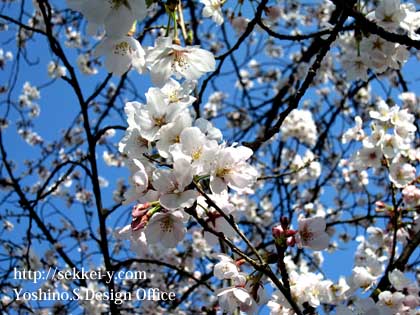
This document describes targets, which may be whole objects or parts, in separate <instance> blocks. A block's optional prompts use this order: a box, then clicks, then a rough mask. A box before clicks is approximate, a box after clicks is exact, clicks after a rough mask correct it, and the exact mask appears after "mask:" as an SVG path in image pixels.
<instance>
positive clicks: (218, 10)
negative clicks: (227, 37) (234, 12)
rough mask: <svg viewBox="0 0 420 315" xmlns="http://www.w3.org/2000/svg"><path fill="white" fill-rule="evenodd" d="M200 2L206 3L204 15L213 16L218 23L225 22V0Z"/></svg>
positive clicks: (201, 0)
mask: <svg viewBox="0 0 420 315" xmlns="http://www.w3.org/2000/svg"><path fill="white" fill-rule="evenodd" d="M200 2H201V3H202V4H204V5H205V7H204V8H203V16H204V17H211V18H212V20H213V22H214V23H216V24H217V25H221V24H223V13H222V5H223V2H224V1H223V0H200Z"/></svg>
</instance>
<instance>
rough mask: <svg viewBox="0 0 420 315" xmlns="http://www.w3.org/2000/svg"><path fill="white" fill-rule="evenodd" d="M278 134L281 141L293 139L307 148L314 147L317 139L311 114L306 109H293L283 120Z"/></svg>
mask: <svg viewBox="0 0 420 315" xmlns="http://www.w3.org/2000/svg"><path fill="white" fill-rule="evenodd" d="M280 132H281V135H282V139H283V140H285V139H287V138H288V137H295V138H297V139H298V140H299V141H300V142H302V143H304V144H307V145H308V146H313V145H315V142H316V139H317V137H318V132H317V129H316V125H315V122H314V119H313V116H312V113H311V112H310V111H309V110H306V109H294V110H293V111H292V112H291V113H290V114H289V115H288V116H287V117H286V119H285V120H284V122H283V124H282V125H281V128H280Z"/></svg>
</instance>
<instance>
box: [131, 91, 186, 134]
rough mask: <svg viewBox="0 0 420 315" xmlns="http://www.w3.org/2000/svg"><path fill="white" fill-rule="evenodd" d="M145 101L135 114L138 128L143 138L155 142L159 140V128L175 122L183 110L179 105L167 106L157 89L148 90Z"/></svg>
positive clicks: (163, 95) (166, 99)
mask: <svg viewBox="0 0 420 315" xmlns="http://www.w3.org/2000/svg"><path fill="white" fill-rule="evenodd" d="M146 100H147V103H146V105H143V106H140V107H139V110H138V113H137V117H136V118H137V121H138V128H139V130H140V134H141V135H142V137H143V138H145V139H147V140H148V141H155V140H158V139H159V138H160V130H161V128H162V127H163V126H165V125H167V124H169V123H171V122H173V121H175V120H176V118H177V117H178V115H179V114H181V113H182V112H183V111H184V110H185V108H184V107H183V106H182V105H180V104H169V100H168V98H167V97H165V94H163V93H162V91H161V90H160V89H158V88H150V89H149V90H148V92H147V93H146Z"/></svg>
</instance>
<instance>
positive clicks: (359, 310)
mask: <svg viewBox="0 0 420 315" xmlns="http://www.w3.org/2000/svg"><path fill="white" fill-rule="evenodd" d="M335 314H336V315H355V314H360V315H373V314H375V315H393V312H392V310H391V309H390V308H388V307H384V306H380V305H377V304H375V302H374V301H373V300H372V299H371V298H367V299H363V300H362V299H361V300H358V301H356V302H354V303H353V305H352V306H350V307H347V306H344V305H341V304H340V305H338V306H337V310H336V313H335Z"/></svg>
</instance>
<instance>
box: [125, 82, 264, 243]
mask: <svg viewBox="0 0 420 315" xmlns="http://www.w3.org/2000/svg"><path fill="white" fill-rule="evenodd" d="M193 87H194V84H193V83H192V82H190V81H184V83H183V84H180V83H178V82H177V81H175V80H173V79H169V81H167V82H166V84H164V85H163V86H162V87H161V88H156V87H152V88H150V89H149V91H148V92H147V93H146V100H147V102H146V104H141V103H138V102H129V103H127V104H126V107H125V111H126V113H127V117H128V119H127V120H128V129H127V131H126V135H125V137H124V138H123V139H122V140H121V142H120V146H119V149H120V151H121V152H122V153H123V154H125V155H126V157H127V159H128V165H129V167H130V170H131V173H132V175H131V177H130V182H131V189H130V190H129V191H128V192H127V193H126V195H125V199H126V202H127V203H129V202H132V201H139V202H140V203H141V204H140V205H138V206H136V207H135V208H134V210H133V223H132V227H133V230H138V229H143V228H144V232H145V234H146V239H147V241H148V242H150V243H156V242H160V243H162V244H163V245H164V246H167V247H174V246H176V245H177V243H178V242H179V241H181V240H182V239H183V237H184V233H185V227H184V225H185V222H186V221H187V220H188V217H189V215H187V213H186V212H185V211H184V209H185V208H190V207H192V206H193V205H194V204H195V203H196V202H198V205H199V207H200V209H204V211H201V210H200V211H199V215H200V216H201V217H203V218H206V220H207V219H208V220H209V222H211V223H209V224H210V225H211V226H212V228H213V229H214V230H216V231H218V232H225V230H226V229H227V228H228V227H227V222H226V221H225V220H224V219H223V218H222V217H221V215H220V214H219V213H218V212H217V211H216V210H215V209H214V210H212V209H210V206H211V205H208V204H207V201H206V200H203V199H201V198H200V199H198V200H197V198H198V197H199V195H200V193H199V191H198V190H197V189H196V187H206V186H208V187H209V189H210V191H211V194H210V195H209V197H210V198H211V200H213V201H214V202H216V204H217V206H218V207H220V208H221V209H222V210H223V211H225V212H226V213H228V214H231V213H232V212H233V206H232V205H231V204H230V203H229V202H228V200H227V198H228V188H231V189H234V190H235V191H237V192H241V191H243V190H246V189H248V188H250V187H251V186H252V185H253V184H254V183H255V181H256V178H257V171H256V169H255V168H254V167H252V166H251V165H250V164H248V163H247V160H248V159H249V158H250V157H251V156H252V150H250V149H249V148H246V147H243V146H236V145H233V146H228V145H227V144H226V143H224V142H222V134H221V132H220V130H219V129H217V128H215V127H214V126H213V125H212V124H211V123H210V122H209V121H207V120H205V119H202V118H200V119H197V120H195V121H194V120H193V117H192V114H191V112H190V108H189V107H190V105H191V104H192V103H193V102H194V101H195V98H194V97H193V96H191V95H190V93H191V91H192V89H193ZM150 157H153V159H152V158H150ZM154 161H156V162H157V163H155V162H154ZM230 234H231V233H230ZM230 234H227V235H230Z"/></svg>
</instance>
